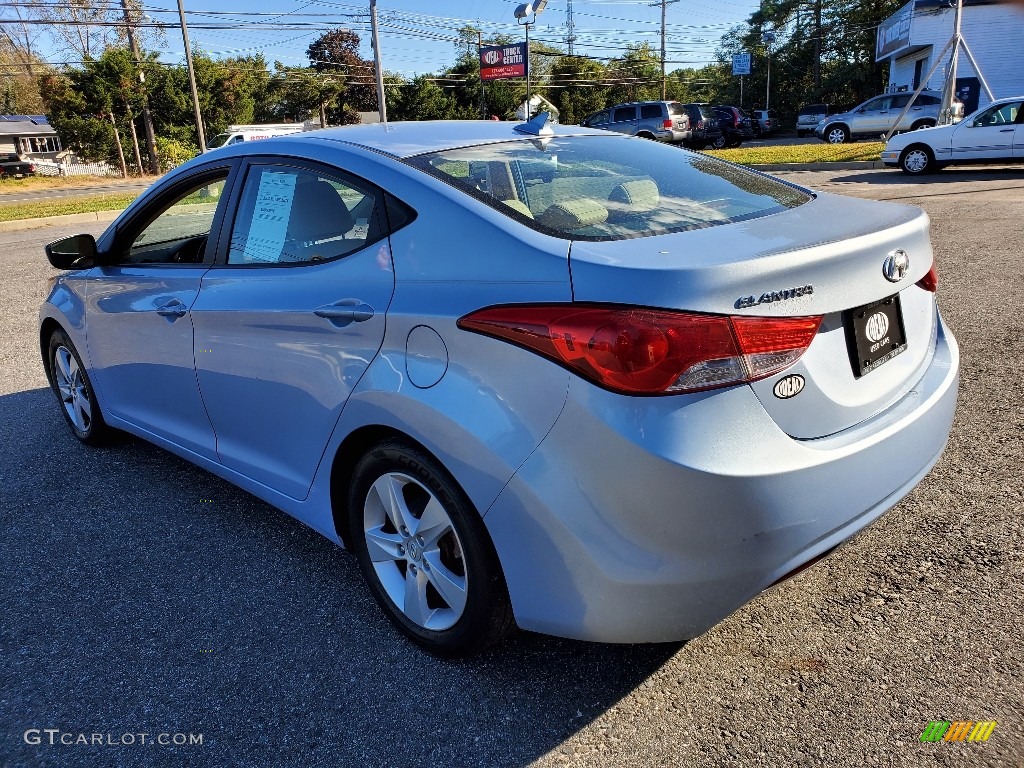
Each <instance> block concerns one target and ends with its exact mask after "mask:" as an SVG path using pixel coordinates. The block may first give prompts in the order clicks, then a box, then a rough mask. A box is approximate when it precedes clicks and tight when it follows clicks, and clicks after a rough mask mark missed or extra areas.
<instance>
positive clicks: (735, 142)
mask: <svg viewBox="0 0 1024 768" xmlns="http://www.w3.org/2000/svg"><path fill="white" fill-rule="evenodd" d="M742 143H743V139H733V140H732V141H730V142H729V143H728V144H726V145H725V146H726V147H727V148H728V149H736V148H737V147H738V146H739V145H740V144H742Z"/></svg>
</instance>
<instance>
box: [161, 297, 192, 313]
mask: <svg viewBox="0 0 1024 768" xmlns="http://www.w3.org/2000/svg"><path fill="white" fill-rule="evenodd" d="M156 313H157V314H158V315H161V316H163V317H184V316H185V315H186V314H188V307H186V306H185V305H184V304H182V303H181V302H180V301H178V300H177V299H174V300H173V301H169V302H167V303H166V304H164V305H163V306H160V307H157V308H156Z"/></svg>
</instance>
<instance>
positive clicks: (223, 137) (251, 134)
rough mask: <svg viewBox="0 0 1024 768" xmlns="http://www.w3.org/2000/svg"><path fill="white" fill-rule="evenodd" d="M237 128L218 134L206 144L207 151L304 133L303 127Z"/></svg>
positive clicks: (232, 127)
mask: <svg viewBox="0 0 1024 768" xmlns="http://www.w3.org/2000/svg"><path fill="white" fill-rule="evenodd" d="M234 128H235V126H231V128H229V130H228V131H227V132H226V133H218V134H217V135H216V136H214V137H213V138H212V139H210V140H209V141H208V142H207V143H206V151H207V152H209V151H210V150H211V149H219V148H220V147H230V146H231V145H232V144H238V143H239V142H242V141H258V140H259V139H270V138H273V137H274V136H288V135H290V134H293V133H302V131H303V127H302V125H293V126H265V127H259V126H253V127H250V128H244V129H238V130H233V129H234Z"/></svg>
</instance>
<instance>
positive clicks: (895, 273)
mask: <svg viewBox="0 0 1024 768" xmlns="http://www.w3.org/2000/svg"><path fill="white" fill-rule="evenodd" d="M909 271H910V256H908V255H907V252H906V251H904V250H903V249H902V248H897V249H896V250H895V251H889V255H888V256H886V257H885V261H883V262H882V274H883V275H885V279H886V280H888V281H889V282H890V283H898V282H899V281H900V280H902V279H903V278H904V277H906V276H907V272H909Z"/></svg>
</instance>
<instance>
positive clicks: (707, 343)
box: [458, 304, 821, 395]
mask: <svg viewBox="0 0 1024 768" xmlns="http://www.w3.org/2000/svg"><path fill="white" fill-rule="evenodd" d="M458 325H459V327H460V328H462V329H464V330H468V331H476V332H477V333H482V334H485V335H487V336H493V337H495V338H498V339H503V340H505V341H509V342H511V343H513V344H517V345H519V346H521V347H525V348H526V349H529V350H532V351H534V352H538V353H539V354H541V355H544V356H545V357H548V358H550V359H552V360H554V361H555V362H557V363H560V364H562V365H564V366H566V367H567V368H569V369H570V370H572V371H574V372H576V373H578V374H580V375H581V376H583V377H585V378H587V379H589V380H590V381H593V382H594V383H595V384H599V385H600V386H602V387H605V388H607V389H610V390H613V391H615V392H622V393H626V394H638V395H669V394H676V393H681V392H697V391H700V390H705V389H715V388H717V387H725V386H729V385H732V384H741V383H744V382H749V381H756V380H757V379H763V378H765V377H767V376H772V375H774V374H776V373H778V372H779V371H782V370H784V369H785V368H788V367H789V366H790V365H792V364H793V363H795V362H796V361H797V360H798V359H800V356H801V355H802V354H803V353H804V351H805V350H806V349H807V347H808V346H809V345H810V343H811V341H812V340H813V339H814V336H815V334H816V333H817V332H818V326H819V325H821V317H820V316H817V317H786V318H774V317H728V316H725V315H704V314H697V313H693V312H668V311H664V310H656V309H635V308H629V307H614V306H602V305H585V304H545V305H516V306H506V307H491V308H488V309H481V310H479V311H477V312H472V313H470V314H468V315H466V316H465V317H463V318H461V319H460V320H459V322H458Z"/></svg>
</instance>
